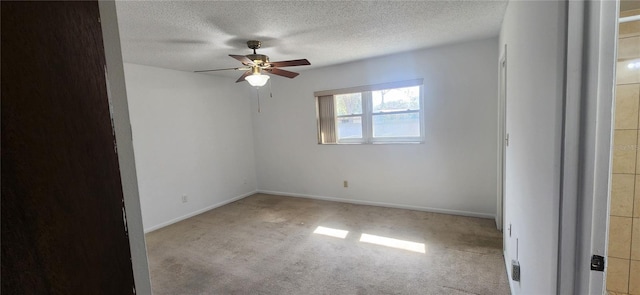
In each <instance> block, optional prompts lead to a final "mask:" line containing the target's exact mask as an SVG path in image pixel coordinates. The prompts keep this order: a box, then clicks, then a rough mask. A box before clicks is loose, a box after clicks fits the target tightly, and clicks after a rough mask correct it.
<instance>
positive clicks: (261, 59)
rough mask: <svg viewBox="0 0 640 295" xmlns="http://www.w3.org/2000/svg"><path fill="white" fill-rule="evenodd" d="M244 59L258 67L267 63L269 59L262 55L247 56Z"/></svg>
mask: <svg viewBox="0 0 640 295" xmlns="http://www.w3.org/2000/svg"><path fill="white" fill-rule="evenodd" d="M246 57H247V58H248V59H250V60H252V61H253V62H254V63H255V64H256V65H259V66H262V65H264V64H266V63H268V62H269V57H268V56H266V55H264V54H248V55H246Z"/></svg>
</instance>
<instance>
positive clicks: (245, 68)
mask: <svg viewBox="0 0 640 295" xmlns="http://www.w3.org/2000/svg"><path fill="white" fill-rule="evenodd" d="M250 69H251V68H250V67H241V68H228V69H215V70H201V71H193V72H194V73H204V72H217V71H229V70H243V71H246V70H250Z"/></svg>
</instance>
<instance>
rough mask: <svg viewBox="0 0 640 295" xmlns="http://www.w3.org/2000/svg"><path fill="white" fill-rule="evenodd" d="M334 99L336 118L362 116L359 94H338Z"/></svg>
mask: <svg viewBox="0 0 640 295" xmlns="http://www.w3.org/2000/svg"><path fill="white" fill-rule="evenodd" d="M335 97H336V115H337V116H344V115H360V114H362V94H361V93H349V94H340V95H336V96H335Z"/></svg>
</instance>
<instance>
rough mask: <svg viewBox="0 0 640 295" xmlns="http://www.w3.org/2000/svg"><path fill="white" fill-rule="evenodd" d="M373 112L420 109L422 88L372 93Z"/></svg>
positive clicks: (414, 87) (415, 87)
mask: <svg viewBox="0 0 640 295" xmlns="http://www.w3.org/2000/svg"><path fill="white" fill-rule="evenodd" d="M371 96H372V99H373V101H372V103H373V112H374V113H378V112H393V111H406V110H419V109H420V86H413V87H405V88H396V89H385V90H378V91H372V92H371Z"/></svg>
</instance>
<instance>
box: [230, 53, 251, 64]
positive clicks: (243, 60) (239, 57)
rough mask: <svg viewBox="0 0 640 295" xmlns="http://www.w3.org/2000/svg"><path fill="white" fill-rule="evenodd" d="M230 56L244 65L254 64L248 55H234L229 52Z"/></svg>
mask: <svg viewBox="0 0 640 295" xmlns="http://www.w3.org/2000/svg"><path fill="white" fill-rule="evenodd" d="M229 56H231V57H233V58H235V59H237V60H239V61H240V62H241V63H242V64H243V65H245V66H252V65H253V61H252V60H250V59H248V58H247V57H246V56H244V55H234V54H229Z"/></svg>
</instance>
